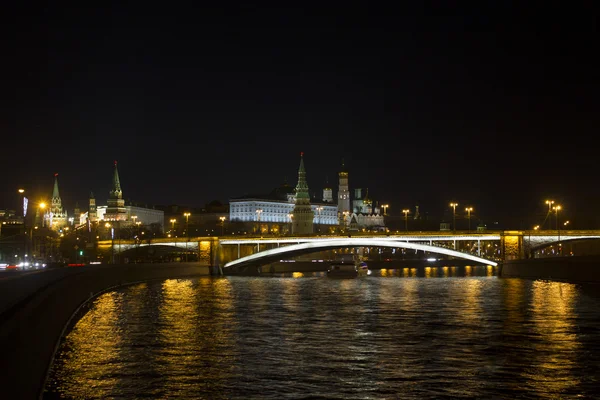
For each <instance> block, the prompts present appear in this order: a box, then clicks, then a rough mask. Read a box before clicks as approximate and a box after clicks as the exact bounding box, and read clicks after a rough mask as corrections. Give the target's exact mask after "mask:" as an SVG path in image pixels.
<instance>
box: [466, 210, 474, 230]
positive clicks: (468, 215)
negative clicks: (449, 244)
mask: <svg viewBox="0 0 600 400" xmlns="http://www.w3.org/2000/svg"><path fill="white" fill-rule="evenodd" d="M465 211H466V212H467V219H468V220H469V232H471V211H473V207H467V208H465Z"/></svg>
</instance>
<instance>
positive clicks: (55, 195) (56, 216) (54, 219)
mask: <svg viewBox="0 0 600 400" xmlns="http://www.w3.org/2000/svg"><path fill="white" fill-rule="evenodd" d="M67 222H68V220H67V211H66V210H65V209H63V206H62V199H61V198H60V193H59V191H58V174H54V188H53V189H52V200H51V202H50V207H49V209H48V211H47V212H46V213H45V214H44V224H45V226H47V227H49V228H50V229H53V230H60V229H62V228H63V227H65V226H67Z"/></svg>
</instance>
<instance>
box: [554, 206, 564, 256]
mask: <svg viewBox="0 0 600 400" xmlns="http://www.w3.org/2000/svg"><path fill="white" fill-rule="evenodd" d="M552 209H553V210H555V211H556V232H557V234H558V241H559V242H560V225H558V212H559V211H560V210H561V209H562V207H561V206H559V205H558V204H557V205H556V206H554V207H552ZM558 245H559V246H560V243H559V244H558Z"/></svg>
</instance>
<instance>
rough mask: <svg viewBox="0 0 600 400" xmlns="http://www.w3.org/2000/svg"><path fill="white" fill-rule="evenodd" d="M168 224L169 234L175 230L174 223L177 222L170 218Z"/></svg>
mask: <svg viewBox="0 0 600 400" xmlns="http://www.w3.org/2000/svg"><path fill="white" fill-rule="evenodd" d="M169 222H170V223H171V233H173V231H174V230H175V222H177V220H176V219H175V218H171V219H170V220H169Z"/></svg>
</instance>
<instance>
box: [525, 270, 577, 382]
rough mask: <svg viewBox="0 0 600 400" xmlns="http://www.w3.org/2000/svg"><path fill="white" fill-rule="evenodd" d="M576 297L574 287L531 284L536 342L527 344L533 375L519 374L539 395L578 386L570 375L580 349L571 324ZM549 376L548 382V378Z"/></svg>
mask: <svg viewBox="0 0 600 400" xmlns="http://www.w3.org/2000/svg"><path fill="white" fill-rule="evenodd" d="M577 296H578V291H577V288H576V286H575V285H574V284H570V283H562V282H547V281H535V282H534V283H533V286H532V299H531V306H530V309H531V312H532V314H533V315H532V321H533V324H534V326H533V329H534V331H535V332H536V333H537V334H538V335H539V337H540V340H539V341H535V342H532V343H531V345H532V346H533V351H532V360H531V364H532V366H533V367H535V368H534V369H533V371H536V372H537V373H536V374H531V373H527V372H525V373H524V374H523V375H524V376H525V377H526V378H527V379H529V382H530V385H531V386H532V389H533V390H535V391H537V392H539V393H548V392H550V393H555V394H562V393H565V392H566V391H567V390H568V389H570V388H572V387H576V386H577V385H578V384H579V378H578V377H577V376H575V375H573V374H572V373H571V369H572V368H574V367H575V366H576V365H577V359H576V356H575V354H577V350H578V348H579V347H580V346H581V343H580V342H579V339H578V337H577V333H576V329H575V327H574V322H573V321H574V320H575V319H576V315H575V313H574V304H575V301H576V300H577ZM550 373H551V374H552V379H549V375H548V374H550Z"/></svg>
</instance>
